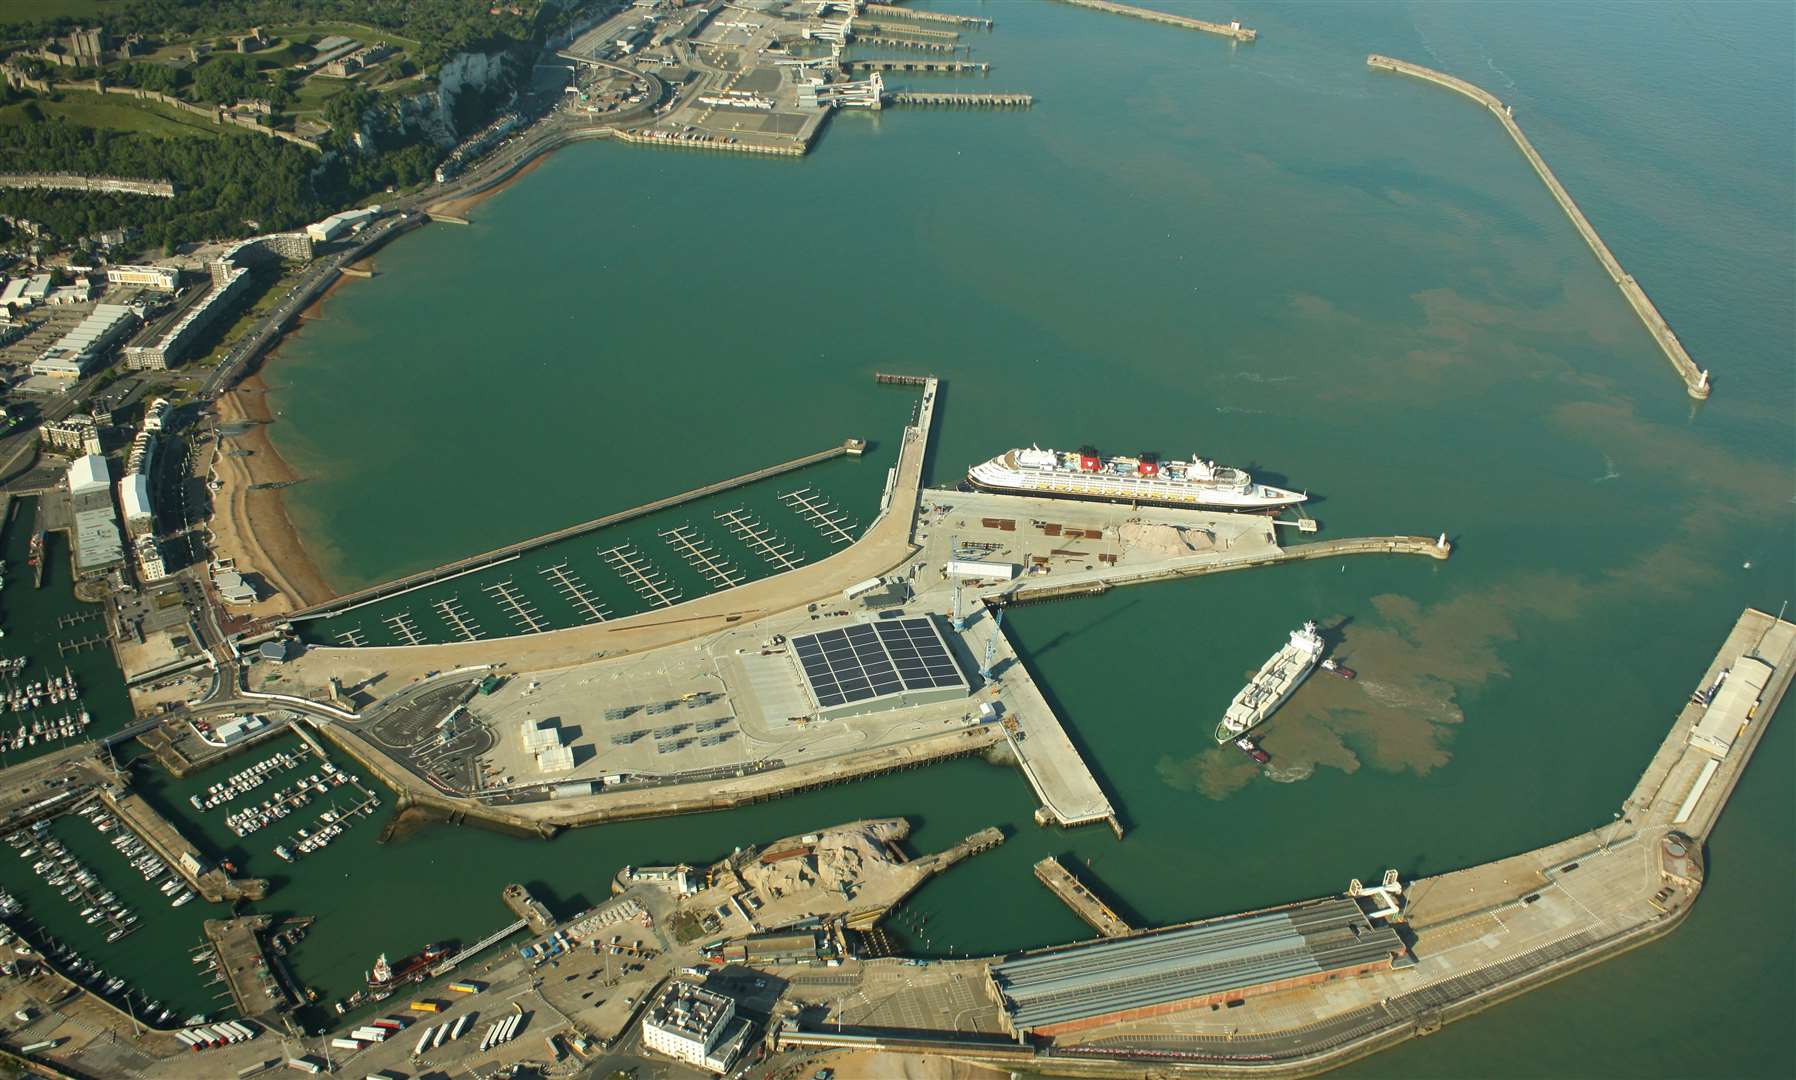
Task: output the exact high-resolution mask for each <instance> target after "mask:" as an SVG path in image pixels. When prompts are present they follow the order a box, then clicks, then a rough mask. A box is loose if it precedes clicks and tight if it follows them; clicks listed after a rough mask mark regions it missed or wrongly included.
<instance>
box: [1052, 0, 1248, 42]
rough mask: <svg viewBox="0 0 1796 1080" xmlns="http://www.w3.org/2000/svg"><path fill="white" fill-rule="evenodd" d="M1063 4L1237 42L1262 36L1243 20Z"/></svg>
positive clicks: (1098, 2) (1090, 1)
mask: <svg viewBox="0 0 1796 1080" xmlns="http://www.w3.org/2000/svg"><path fill="white" fill-rule="evenodd" d="M1060 2H1061V3H1063V4H1071V5H1073V6H1074V7H1082V8H1090V9H1091V10H1093V11H1103V12H1108V13H1109V14H1111V15H1128V16H1130V17H1132V18H1136V19H1146V20H1147V21H1148V22H1157V23H1164V24H1166V25H1167V26H1179V27H1183V28H1184V29H1186V30H1202V31H1203V32H1204V33H1206V34H1220V35H1222V36H1223V37H1226V38H1232V39H1234V40H1235V41H1257V40H1259V37H1260V34H1259V31H1257V30H1250V29H1248V28H1247V27H1245V26H1242V25H1241V20H1239V19H1231V20H1229V21H1228V22H1226V23H1218V22H1210V21H1208V20H1206V19H1194V18H1192V17H1191V16H1189V15H1174V14H1173V13H1172V12H1170V11H1156V10H1154V9H1153V8H1144V7H1136V6H1134V5H1133V4H1118V3H1113V2H1112V0H1060Z"/></svg>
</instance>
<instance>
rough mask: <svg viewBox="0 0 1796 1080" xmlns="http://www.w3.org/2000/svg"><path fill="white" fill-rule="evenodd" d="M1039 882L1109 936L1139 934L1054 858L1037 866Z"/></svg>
mask: <svg viewBox="0 0 1796 1080" xmlns="http://www.w3.org/2000/svg"><path fill="white" fill-rule="evenodd" d="M1035 880H1037V881H1039V882H1041V883H1042V884H1043V885H1046V886H1047V887H1048V891H1049V892H1051V893H1053V894H1054V895H1055V896H1058V897H1059V898H1060V900H1061V902H1062V903H1064V904H1065V905H1066V906H1067V907H1069V908H1071V909H1072V910H1073V914H1074V915H1077V916H1079V918H1081V919H1084V920H1085V921H1086V923H1088V924H1089V925H1090V926H1091V928H1092V929H1093V930H1096V931H1097V932H1098V933H1100V934H1102V935H1104V936H1105V937H1124V936H1126V935H1128V934H1132V933H1134V932H1135V931H1134V928H1133V927H1131V926H1130V925H1129V924H1128V923H1126V922H1124V921H1123V919H1122V916H1120V915H1118V914H1117V913H1116V912H1114V911H1112V910H1110V905H1109V904H1106V903H1104V902H1103V901H1102V900H1100V899H1098V896H1097V894H1096V893H1094V892H1092V891H1091V890H1090V889H1089V888H1087V887H1086V886H1085V883H1084V882H1082V881H1080V880H1079V879H1078V877H1077V876H1075V875H1074V874H1073V872H1072V871H1071V870H1068V869H1067V868H1066V866H1065V865H1064V864H1063V863H1061V861H1060V860H1059V859H1057V858H1055V857H1054V856H1052V855H1049V856H1048V857H1047V858H1045V859H1043V860H1042V861H1040V862H1038V863H1036V864H1035Z"/></svg>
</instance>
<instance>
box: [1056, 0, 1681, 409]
mask: <svg viewBox="0 0 1796 1080" xmlns="http://www.w3.org/2000/svg"><path fill="white" fill-rule="evenodd" d="M1067 2H1069V3H1071V2H1077V0H1067ZM1366 63H1367V64H1368V65H1369V66H1371V67H1375V68H1378V69H1380V70H1383V71H1395V72H1397V73H1398V74H1400V75H1409V76H1412V77H1414V78H1417V79H1421V80H1423V81H1425V82H1431V83H1434V84H1435V85H1436V86H1444V87H1446V88H1447V89H1449V90H1452V91H1454V92H1456V93H1460V94H1464V95H1465V96H1466V97H1469V98H1471V99H1472V100H1473V101H1476V102H1477V103H1478V104H1480V105H1482V106H1484V107H1485V108H1486V109H1489V110H1490V113H1491V115H1492V116H1494V117H1496V118H1497V122H1498V123H1499V124H1502V125H1503V130H1504V131H1507V132H1508V133H1509V137H1510V138H1511V139H1514V140H1515V145H1516V146H1517V147H1518V148H1520V150H1521V152H1522V156H1523V157H1525V158H1527V159H1528V164H1530V165H1532V166H1533V167H1534V171H1535V173H1537V174H1539V176H1540V179H1541V182H1542V183H1544V184H1546V186H1547V190H1548V191H1550V192H1552V194H1553V198H1554V200H1555V201H1557V202H1558V203H1559V207H1560V209H1562V210H1564V211H1565V216H1566V217H1568V218H1570V219H1571V223H1572V225H1573V227H1575V228H1576V229H1577V230H1578V235H1579V236H1582V237H1583V238H1584V242H1585V243H1586V244H1589V245H1590V250H1591V251H1592V252H1593V253H1595V255H1596V258H1597V261H1598V262H1600V263H1602V264H1603V269H1604V270H1605V271H1607V272H1608V274H1609V278H1610V280H1611V281H1613V282H1615V285H1616V287H1617V288H1619V289H1620V290H1621V294H1622V295H1623V296H1624V297H1626V298H1627V301H1628V304H1629V306H1631V307H1632V308H1633V309H1634V313H1635V314H1636V315H1638V316H1640V321H1641V322H1642V323H1645V324H1646V330H1647V333H1649V334H1651V335H1652V336H1653V340H1654V341H1657V342H1658V343H1659V348H1661V349H1663V350H1664V351H1665V358H1666V359H1668V360H1670V361H1671V366H1672V367H1674V368H1676V369H1677V373H1678V375H1679V376H1680V377H1681V378H1682V379H1683V380H1684V389H1685V391H1686V392H1687V393H1689V395H1690V396H1691V397H1693V398H1697V399H1702V398H1706V397H1708V396H1709V373H1708V371H1707V370H1705V369H1703V368H1700V367H1697V365H1696V361H1694V360H1692V359H1690V354H1689V353H1688V352H1686V351H1685V350H1684V344H1683V342H1681V341H1679V340H1678V336H1677V334H1675V333H1673V332H1672V329H1671V325H1670V324H1669V323H1667V322H1666V321H1665V316H1663V315H1661V314H1659V309H1658V308H1657V307H1656V306H1654V304H1653V302H1652V300H1651V299H1650V298H1649V297H1648V296H1647V295H1646V290H1645V289H1642V288H1641V287H1640V283H1639V282H1637V281H1635V280H1634V276H1633V275H1632V274H1630V273H1628V272H1627V271H1626V270H1624V269H1622V266H1621V262H1620V261H1619V260H1618V259H1616V257H1615V253H1614V252H1612V251H1610V250H1609V245H1607V244H1605V243H1603V238H1602V237H1601V236H1598V235H1597V231H1596V228H1595V227H1594V226H1592V225H1591V224H1590V219H1588V218H1586V217H1585V216H1584V211H1582V210H1580V209H1578V204H1577V203H1576V202H1574V201H1573V200H1572V197H1571V193H1570V192H1568V191H1566V190H1565V185H1563V184H1561V183H1560V182H1559V178H1558V177H1557V176H1554V175H1553V170H1552V169H1550V168H1548V167H1547V163H1546V159H1544V158H1542V157H1541V156H1540V152H1539V151H1538V150H1536V149H1534V144H1533V143H1531V142H1529V141H1528V136H1526V135H1524V134H1522V129H1521V127H1520V126H1519V125H1517V124H1516V122H1515V115H1514V110H1513V109H1512V108H1511V107H1510V106H1508V105H1505V104H1503V102H1502V101H1501V100H1499V99H1498V98H1497V96H1496V95H1495V94H1492V93H1490V92H1489V91H1488V90H1485V89H1483V88H1482V87H1479V86H1476V85H1474V84H1472V83H1469V82H1467V81H1465V80H1464V79H1460V78H1456V77H1455V76H1452V75H1448V74H1446V73H1444V72H1440V71H1435V70H1434V69H1433V68H1425V67H1423V66H1421V65H1420V64H1412V63H1409V62H1408V61H1406V60H1394V59H1392V58H1391V57H1388V56H1380V55H1378V54H1377V53H1374V54H1372V55H1371V56H1368V57H1366Z"/></svg>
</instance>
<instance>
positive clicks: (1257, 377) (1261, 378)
mask: <svg viewBox="0 0 1796 1080" xmlns="http://www.w3.org/2000/svg"><path fill="white" fill-rule="evenodd" d="M1216 377H1217V378H1218V379H1237V380H1239V381H1241V382H1250V383H1281V382H1294V381H1295V380H1296V379H1297V376H1295V375H1267V374H1264V373H1262V372H1258V371H1237V372H1235V373H1234V374H1232V375H1218V376H1216Z"/></svg>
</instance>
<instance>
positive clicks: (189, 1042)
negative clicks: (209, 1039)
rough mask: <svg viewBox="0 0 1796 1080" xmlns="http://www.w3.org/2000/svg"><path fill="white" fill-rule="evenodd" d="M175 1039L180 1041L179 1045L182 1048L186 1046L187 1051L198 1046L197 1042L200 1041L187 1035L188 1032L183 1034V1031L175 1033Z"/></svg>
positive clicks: (193, 1036)
mask: <svg viewBox="0 0 1796 1080" xmlns="http://www.w3.org/2000/svg"><path fill="white" fill-rule="evenodd" d="M175 1038H177V1039H179V1040H181V1044H182V1045H183V1046H186V1047H187V1048H188V1049H193V1048H194V1047H197V1046H198V1045H199V1041H200V1040H199V1037H198V1036H196V1035H192V1034H189V1033H188V1032H185V1031H177V1032H175Z"/></svg>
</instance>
